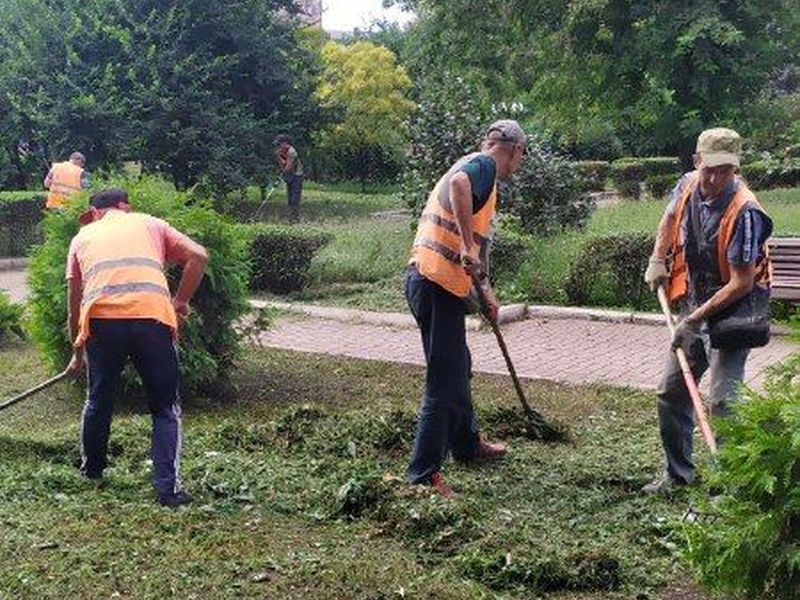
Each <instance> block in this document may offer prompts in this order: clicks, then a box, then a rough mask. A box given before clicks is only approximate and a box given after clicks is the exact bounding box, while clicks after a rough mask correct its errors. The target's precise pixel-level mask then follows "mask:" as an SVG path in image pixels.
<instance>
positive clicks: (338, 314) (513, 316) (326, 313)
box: [249, 299, 791, 336]
mask: <svg viewBox="0 0 800 600" xmlns="http://www.w3.org/2000/svg"><path fill="white" fill-rule="evenodd" d="M249 302H250V306H252V307H253V308H255V309H264V308H275V309H278V310H284V311H287V312H293V313H298V314H302V315H306V316H308V317H316V318H318V319H329V320H331V321H341V322H344V323H354V324H361V325H376V326H379V327H399V328H402V329H409V328H411V329H413V328H415V327H416V326H417V324H416V321H415V320H414V317H413V316H412V315H410V314H408V313H396V312H386V313H382V312H372V311H367V310H358V309H353V308H337V307H333V306H319V305H316V304H294V303H291V302H272V301H267V300H256V299H251V300H249ZM528 319H530V320H537V319H538V320H546V319H573V320H579V321H596V322H600V323H618V324H628V325H631V324H632V325H647V326H650V327H664V317H663V315H660V314H657V313H640V312H624V311H616V310H604V309H595V308H581V307H577V306H549V305H542V304H531V305H526V304H508V305H505V306H502V307H500V314H499V316H498V323H499V324H500V325H505V324H507V323H515V322H517V321H524V320H528ZM484 327H486V325H485V324H484V323H483V321H482V319H481V318H480V317H477V316H475V315H471V316H468V317H467V330H469V331H478V330H480V329H482V328H484ZM772 334H773V335H777V336H786V335H790V334H791V330H790V329H789V328H788V327H785V326H783V325H773V326H772Z"/></svg>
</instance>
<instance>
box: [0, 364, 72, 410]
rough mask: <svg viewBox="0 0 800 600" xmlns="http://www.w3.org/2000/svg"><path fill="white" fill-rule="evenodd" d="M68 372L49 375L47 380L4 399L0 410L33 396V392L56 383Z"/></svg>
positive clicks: (35, 392)
mask: <svg viewBox="0 0 800 600" xmlns="http://www.w3.org/2000/svg"><path fill="white" fill-rule="evenodd" d="M68 374H69V373H68V372H67V371H64V372H62V373H59V374H58V375H56V376H55V377H51V378H50V379H48V380H47V381H45V382H43V383H40V384H39V385H37V386H36V387H32V388H31V389H29V390H27V391H25V392H22V393H21V394H17V395H16V396H14V397H13V398H11V399H10V400H6V401H5V402H3V403H2V404H0V410H5V409H6V408H8V407H10V406H14V405H15V404H16V403H17V402H21V401H22V400H25V398H28V397H30V396H33V395H34V394H37V393H39V392H41V391H42V390H46V389H47V388H49V387H51V386H53V385H55V384H57V383H58V382H59V381H61V380H63V379H65V378H66V377H67V375H68Z"/></svg>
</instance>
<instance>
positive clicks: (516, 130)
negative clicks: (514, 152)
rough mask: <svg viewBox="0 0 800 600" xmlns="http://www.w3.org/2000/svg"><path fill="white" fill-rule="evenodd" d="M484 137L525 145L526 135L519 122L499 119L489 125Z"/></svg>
mask: <svg viewBox="0 0 800 600" xmlns="http://www.w3.org/2000/svg"><path fill="white" fill-rule="evenodd" d="M493 134H494V135H493ZM497 134H499V135H497ZM486 139H492V140H499V141H501V142H514V143H515V144H522V145H525V141H526V140H527V136H526V135H525V132H524V131H523V130H522V127H520V124H519V123H517V122H516V121H514V120H513V119H501V120H499V121H495V122H494V123H492V124H491V125H490V126H489V129H487V130H486Z"/></svg>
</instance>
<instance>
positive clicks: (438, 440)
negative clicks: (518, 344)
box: [405, 120, 526, 497]
mask: <svg viewBox="0 0 800 600" xmlns="http://www.w3.org/2000/svg"><path fill="white" fill-rule="evenodd" d="M525 144H526V136H525V133H524V132H523V131H522V128H521V127H520V126H519V124H518V123H517V122H516V121H511V120H502V121H497V122H496V123H494V124H493V125H492V126H491V127H490V128H489V130H488V131H487V133H486V138H485V141H484V143H483V148H482V151H481V152H477V153H474V154H470V155H468V156H465V157H463V158H461V159H460V160H458V161H457V162H456V163H455V164H454V165H453V166H452V167H451V168H450V169H449V170H448V171H447V173H445V174H444V176H443V177H442V178H441V179H440V180H439V182H438V183H437V184H436V186H435V187H434V189H433V191H432V192H431V194H430V197H429V198H428V202H427V205H426V206H425V209H424V210H423V212H422V216H421V217H420V220H419V226H418V228H417V235H416V238H415V240H414V247H413V249H412V258H411V261H410V263H409V267H408V272H407V274H406V281H405V292H406V299H407V301H408V305H409V307H410V309H411V312H412V313H413V315H414V318H415V319H416V321H417V324H418V325H419V328H420V332H421V334H422V346H423V350H424V352H425V361H426V364H427V374H426V383H425V396H424V398H423V400H422V409H421V412H420V418H419V425H418V427H417V434H416V439H415V441H414V449H413V452H412V456H411V461H410V464H409V467H408V473H407V479H408V481H409V482H410V483H414V484H423V485H431V486H432V487H433V488H434V490H436V491H437V492H438V493H439V494H441V495H443V496H445V497H448V496H451V495H452V494H453V491H452V489H451V488H450V487H449V486H447V485H446V484H445V482H444V478H443V477H442V473H441V469H442V465H443V463H444V461H445V458H446V457H447V454H448V453H450V452H452V454H453V458H454V459H456V460H458V461H463V462H469V461H473V460H476V459H487V458H488V459H491V458H499V457H502V456H504V455H505V453H506V448H505V446H504V445H502V444H491V443H488V442H486V441H485V440H484V439H483V438H482V437H481V436H480V435H479V433H478V425H477V421H476V419H475V413H474V411H473V407H472V397H471V391H470V381H469V379H470V368H471V367H470V354H469V349H468V348H467V340H466V327H465V318H466V314H467V310H468V308H467V304H466V300H467V299H468V297H469V296H470V293H471V290H472V285H473V277H477V278H480V280H481V286H482V287H483V289H484V291H485V292H486V296H487V298H488V301H489V304H490V306H489V307H488V317H489V318H490V319H492V320H496V319H497V314H498V309H499V306H498V303H497V299H496V298H495V295H494V293H493V291H492V289H491V287H490V286H489V281H488V277H487V269H486V265H487V263H488V251H489V245H490V244H489V240H490V237H491V234H492V221H493V218H494V215H495V210H496V206H497V181H498V180H504V179H508V178H509V177H510V176H511V175H512V174H513V173H514V172H515V171H516V170H517V169H518V168H519V166H520V163H521V161H522V156H523V154H524V152H525Z"/></svg>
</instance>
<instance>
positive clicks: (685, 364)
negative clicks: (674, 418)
mask: <svg viewBox="0 0 800 600" xmlns="http://www.w3.org/2000/svg"><path fill="white" fill-rule="evenodd" d="M658 302H659V304H661V311H662V312H663V313H664V317H665V318H666V320H667V327H669V332H670V334H672V335H674V334H675V320H674V317H673V316H672V311H671V310H670V308H669V300H668V299H667V293H666V291H664V286H661V285H660V286H658ZM675 356H676V357H677V358H678V364H680V366H681V372H682V373H683V380H684V382H686V389H687V390H689V396H690V397H691V399H692V406H693V407H694V414H695V417H697V424H698V425H699V427H700V433H701V434H702V435H703V440H705V442H706V445H707V446H708V449H709V450H711V453H712V454H716V453H717V440H716V439H715V438H714V432H713V431H711V425H709V423H708V417H707V416H706V408H705V405H704V404H703V400H702V398H701V397H700V389H699V388H698V387H697V382H696V381H695V380H694V375H692V368H691V366H690V365H689V359H688V358H686V353H685V352H684V351H683V348H676V349H675Z"/></svg>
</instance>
